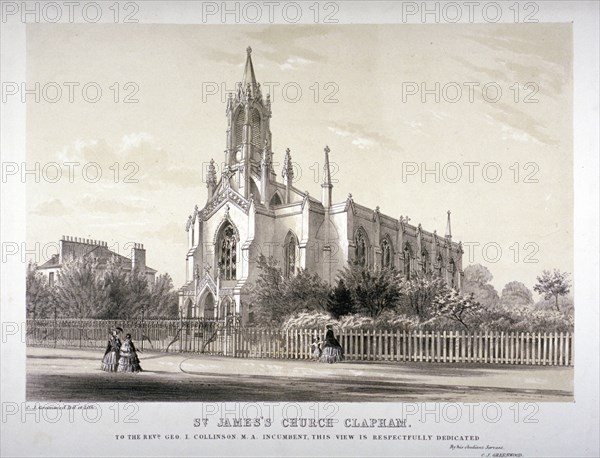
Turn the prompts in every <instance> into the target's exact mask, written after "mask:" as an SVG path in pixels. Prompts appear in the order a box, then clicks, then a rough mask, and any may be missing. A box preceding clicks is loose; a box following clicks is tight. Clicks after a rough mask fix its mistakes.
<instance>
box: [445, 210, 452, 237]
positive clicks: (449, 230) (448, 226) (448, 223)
mask: <svg viewBox="0 0 600 458" xmlns="http://www.w3.org/2000/svg"><path fill="white" fill-rule="evenodd" d="M447 213H448V222H447V223H446V237H448V238H452V226H451V225H450V210H448V212H447Z"/></svg>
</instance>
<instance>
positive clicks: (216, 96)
mask: <svg viewBox="0 0 600 458" xmlns="http://www.w3.org/2000/svg"><path fill="white" fill-rule="evenodd" d="M248 46H251V47H252V59H253V63H254V68H255V73H256V77H257V79H258V81H259V82H261V83H262V84H263V92H270V93H271V98H272V102H273V105H272V111H273V117H272V119H271V132H272V134H273V145H272V146H273V150H274V152H275V156H274V161H275V163H279V165H278V166H276V167H278V169H277V171H278V173H280V168H281V163H282V160H283V154H284V151H285V149H286V148H290V150H291V154H292V159H293V161H294V162H295V164H296V172H297V173H296V178H295V179H296V183H295V185H296V187H298V188H299V189H301V190H307V191H309V192H310V194H311V195H313V196H319V195H320V179H321V169H322V164H323V148H324V146H325V145H328V146H329V147H330V149H331V153H330V160H331V162H332V164H333V165H332V167H333V177H332V178H333V179H334V180H337V182H335V183H334V188H333V200H334V202H339V201H343V200H345V199H346V197H347V196H348V194H349V193H352V196H353V198H354V200H355V202H357V203H359V204H362V205H365V206H368V207H371V208H375V207H376V206H379V207H380V209H381V212H382V213H384V214H387V215H390V216H393V217H395V218H398V217H399V216H401V215H403V216H406V215H408V216H409V217H410V218H411V221H410V222H411V223H412V224H418V223H421V224H422V225H423V228H424V229H426V230H429V231H433V230H434V229H435V230H437V231H438V233H441V234H443V232H444V230H445V226H446V211H447V210H451V211H452V235H453V240H455V241H462V243H463V245H464V247H465V255H464V257H463V266H464V267H466V266H468V265H469V264H476V263H479V264H482V265H484V266H486V267H487V268H488V269H489V270H490V271H491V273H492V274H493V276H494V279H493V280H492V283H493V284H494V286H495V287H496V289H498V291H499V292H500V291H501V289H502V288H503V286H504V285H505V284H506V283H508V282H510V281H515V280H516V281H520V282H523V283H525V285H527V286H528V287H529V288H532V287H533V285H534V284H535V278H536V276H537V275H539V274H540V273H541V272H542V270H544V269H554V268H558V269H560V270H563V271H567V272H572V271H573V240H572V239H573V178H572V176H573V165H572V163H573V151H572V121H573V119H572V36H571V25H570V24H523V25H516V24H497V25H492V24H485V25H476V24H469V25H460V24H456V25H435V26H423V25H414V26H411V25H337V26H325V25H320V26H301V25H294V26H289V25H288V26H277V25H271V26H248V25H245V26H221V25H216V26H207V25H203V26H195V25H194V26H192V25H143V24H137V25H134V26H131V25H129V26H128V27H126V28H125V27H120V26H118V25H108V24H107V25H104V24H103V25H93V26H90V25H85V24H82V25H77V24H69V25H56V24H52V25H43V24H29V25H28V26H27V80H28V83H27V84H28V87H33V86H34V85H35V83H36V82H38V83H40V87H42V88H46V89H45V91H46V92H45V93H44V91H41V93H42V95H45V97H44V96H42V97H41V98H40V101H39V102H37V103H30V102H29V101H28V103H27V166H28V167H29V168H32V167H35V164H39V167H40V170H41V179H40V180H39V182H38V183H36V182H35V181H34V180H31V179H28V181H27V196H26V197H27V243H28V245H32V244H35V243H37V242H39V243H40V244H41V245H42V246H43V245H44V244H52V243H56V242H57V241H58V240H59V239H60V237H61V236H62V235H71V236H77V237H83V238H90V239H97V240H104V241H107V242H108V243H109V245H111V246H113V247H114V248H115V250H116V251H119V252H120V253H121V254H124V255H129V253H128V249H129V247H130V246H129V245H128V244H130V243H132V242H138V243H143V244H144V246H145V248H146V250H147V263H148V265H150V266H151V267H153V268H155V269H157V270H158V271H159V273H164V272H168V273H169V274H170V275H171V276H172V278H173V280H174V284H175V286H176V287H179V286H181V285H182V284H183V282H184V281H185V255H186V251H187V243H186V240H187V239H186V233H185V223H186V221H187V217H188V215H189V214H190V213H191V212H192V211H193V208H194V205H198V206H199V207H200V208H202V207H203V205H204V204H205V203H206V184H205V182H204V179H203V176H204V173H203V171H204V170H205V169H206V166H207V164H208V162H209V161H210V159H211V158H214V159H215V161H217V162H218V163H219V162H220V161H222V160H223V157H224V153H223V150H224V148H225V130H226V128H227V121H226V118H225V92H226V90H232V89H234V88H235V84H236V82H237V81H240V80H241V78H242V72H243V66H244V63H245V59H246V48H247V47H248ZM86 84H87V86H85V85H86ZM436 84H437V86H436ZM69 85H70V87H73V88H74V89H73V97H72V101H71V100H69V93H68V88H69ZM56 86H60V87H61V88H62V94H61V95H60V96H58V95H57V94H58V93H57V92H56ZM84 86H85V87H86V90H85V91H84V90H83V87H84ZM98 87H99V88H100V89H101V91H102V93H101V95H99V96H98V97H97V98H98V100H97V101H95V102H93V101H92V100H93V99H94V97H95V96H96V92H95V88H98ZM484 87H485V90H484V89H483V88H484ZM84 96H85V97H84ZM86 97H87V99H86ZM436 98H437V99H436ZM53 99H56V101H55V102H54V103H52V100H53ZM31 100H33V99H31ZM126 101H127V102H128V103H126ZM69 163H75V164H73V165H71V166H69V165H68V164H69ZM94 163H95V164H98V165H97V166H96V165H94ZM54 164H58V165H60V167H61V169H60V172H59V173H60V175H57V169H56V167H55V166H54ZM84 166H85V169H84ZM69 167H71V168H70V169H69ZM436 170H437V171H438V172H436ZM98 171H101V177H99V178H97V172H98ZM428 171H429V173H428ZM298 172H300V173H298ZM422 172H425V173H422ZM498 173H500V175H498ZM459 174H460V175H459ZM51 181H54V182H51ZM50 251H51V250H50ZM50 251H49V252H50ZM44 260H45V259H43V256H42V259H40V261H41V262H43V261H44Z"/></svg>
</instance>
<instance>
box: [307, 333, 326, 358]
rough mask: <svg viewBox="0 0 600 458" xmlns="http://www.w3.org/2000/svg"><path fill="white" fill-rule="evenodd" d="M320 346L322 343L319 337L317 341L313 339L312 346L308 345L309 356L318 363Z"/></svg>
mask: <svg viewBox="0 0 600 458" xmlns="http://www.w3.org/2000/svg"><path fill="white" fill-rule="evenodd" d="M322 344H323V341H322V340H321V337H319V338H318V339H313V341H312V344H310V350H311V355H312V357H313V359H314V360H315V361H318V360H319V358H320V357H321V352H322V348H321V346H322Z"/></svg>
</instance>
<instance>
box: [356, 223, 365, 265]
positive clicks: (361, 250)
mask: <svg viewBox="0 0 600 458" xmlns="http://www.w3.org/2000/svg"><path fill="white" fill-rule="evenodd" d="M355 243H356V262H357V263H358V265H360V266H367V242H366V241H365V235H364V234H363V232H362V231H358V232H357V233H356V240H355Z"/></svg>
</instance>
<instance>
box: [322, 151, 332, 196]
mask: <svg viewBox="0 0 600 458" xmlns="http://www.w3.org/2000/svg"><path fill="white" fill-rule="evenodd" d="M323 151H325V163H324V164H323V184H322V186H328V187H331V186H332V184H331V168H330V166H329V151H331V150H330V149H329V146H327V145H325V148H324V149H323Z"/></svg>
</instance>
